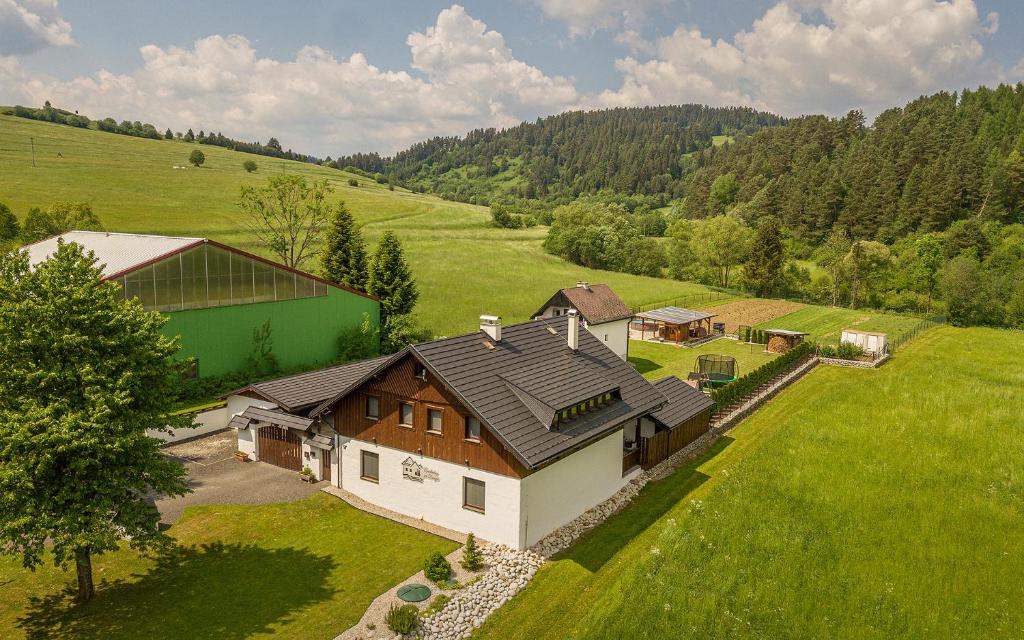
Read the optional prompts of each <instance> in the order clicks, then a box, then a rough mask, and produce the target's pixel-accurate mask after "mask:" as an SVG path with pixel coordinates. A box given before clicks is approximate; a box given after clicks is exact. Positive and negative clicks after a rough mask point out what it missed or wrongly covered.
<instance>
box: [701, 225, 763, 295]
mask: <svg viewBox="0 0 1024 640" xmlns="http://www.w3.org/2000/svg"><path fill="white" fill-rule="evenodd" d="M749 243H750V228H749V227H747V226H746V225H744V224H743V222H742V221H741V220H739V219H738V218H736V217H735V216H715V217H714V218H707V219H705V220H697V221H696V223H695V225H694V230H693V234H692V235H691V237H690V245H691V248H692V249H693V253H694V256H695V257H696V258H697V259H698V260H700V261H702V262H703V263H704V264H706V265H707V266H708V267H709V268H711V269H714V271H715V274H716V280H717V284H718V286H720V287H728V286H729V275H730V273H731V272H732V269H733V268H735V267H737V266H739V265H741V264H743V261H744V260H746V257H747V252H748V250H749Z"/></svg>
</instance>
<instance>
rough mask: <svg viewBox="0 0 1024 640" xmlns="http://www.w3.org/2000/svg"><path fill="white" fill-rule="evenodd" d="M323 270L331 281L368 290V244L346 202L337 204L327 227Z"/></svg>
mask: <svg viewBox="0 0 1024 640" xmlns="http://www.w3.org/2000/svg"><path fill="white" fill-rule="evenodd" d="M320 268H321V270H322V271H323V274H324V276H325V277H326V278H327V279H328V280H330V281H331V282H336V283H338V284H341V285H345V286H346V287H349V288H351V289H355V290H357V291H366V277H367V274H366V269H367V266H366V245H364V244H363V236H362V234H361V233H359V227H357V226H356V221H355V219H354V218H353V217H352V214H351V213H349V211H348V209H347V208H345V203H344V202H339V203H338V205H337V207H336V208H335V210H334V217H333V218H332V219H331V222H330V224H329V225H328V226H327V233H326V234H325V237H324V248H323V251H322V252H321V254H320Z"/></svg>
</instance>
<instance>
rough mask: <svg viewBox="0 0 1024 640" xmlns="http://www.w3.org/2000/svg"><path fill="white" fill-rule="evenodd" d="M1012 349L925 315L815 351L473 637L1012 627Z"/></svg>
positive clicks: (1015, 516) (1020, 496)
mask: <svg viewBox="0 0 1024 640" xmlns="http://www.w3.org/2000/svg"><path fill="white" fill-rule="evenodd" d="M981 358H984V359H985V365H984V366H968V365H967V363H970V362H975V361H977V360H978V359H981ZM1022 359H1024V335H1022V334H1021V333H1019V332H1007V331H997V330H990V329H955V328H951V327H942V328H939V329H934V330H931V331H929V332H926V333H924V334H922V335H921V336H920V337H918V338H917V339H915V340H914V341H912V342H911V343H909V344H908V345H907V347H906V348H904V349H902V350H901V351H900V352H899V353H898V354H897V355H896V356H895V357H894V358H893V359H892V360H891V361H890V363H888V364H886V365H885V366H884V367H882V368H881V369H878V370H850V369H840V368H832V367H826V366H821V367H818V368H817V369H816V370H815V371H813V372H812V373H811V374H809V375H808V376H807V377H806V378H804V379H802V380H800V381H799V382H797V383H795V384H794V385H793V386H791V387H790V388H789V389H787V390H785V391H784V392H783V393H781V394H780V395H779V396H778V397H777V398H776V399H774V400H772V401H771V402H769V403H768V404H767V405H765V406H764V407H763V408H762V409H761V410H759V411H758V412H757V413H755V414H754V415H753V416H751V417H750V418H748V419H747V420H746V421H745V422H743V423H742V424H741V425H739V426H738V427H737V428H736V429H735V430H733V431H732V432H730V434H729V435H728V436H726V437H723V438H721V439H720V440H718V442H717V443H716V444H715V445H714V446H713V447H712V448H711V450H710V451H708V452H707V453H706V454H704V455H703V456H701V457H700V458H698V459H696V460H694V461H693V462H692V463H690V464H688V465H686V466H684V467H683V468H681V469H680V470H678V471H677V472H676V473H674V474H673V475H672V476H670V477H669V478H667V479H665V480H663V481H660V482H656V483H651V484H649V485H647V487H645V488H644V490H643V491H642V492H641V494H640V496H639V497H638V498H637V499H636V500H635V501H634V503H633V504H632V505H631V506H630V507H628V508H627V509H625V510H624V511H623V512H621V513H620V514H618V515H616V516H614V517H612V518H611V519H609V520H608V521H607V522H606V523H604V524H603V525H601V526H599V527H598V528H596V529H595V530H594V531H592V532H591V533H590V534H589V535H587V536H586V537H584V538H583V539H582V540H581V541H580V542H578V543H577V544H576V545H575V546H573V547H572V548H570V549H569V550H568V551H567V552H565V553H564V554H563V555H561V556H559V557H557V558H556V559H555V561H554V562H551V563H549V564H548V565H546V566H545V567H544V568H542V569H541V571H540V572H539V573H538V575H537V576H536V577H535V579H534V580H533V582H532V583H531V584H530V585H529V586H528V587H527V588H526V589H525V590H524V591H523V592H522V593H520V594H519V595H518V596H517V597H516V598H514V599H513V600H512V601H511V602H510V603H508V604H506V605H505V606H504V607H503V608H502V609H500V610H499V611H498V612H497V613H496V614H495V615H493V616H492V617H491V618H489V619H488V621H487V622H486V623H485V625H484V626H483V627H482V628H481V629H480V630H479V631H478V633H477V634H475V636H474V637H476V638H483V639H491V638H494V639H498V638H501V639H503V640H506V639H511V640H517V639H518V640H544V639H546V638H551V639H556V638H557V639H559V640H561V639H563V638H593V639H602V638H608V639H619V638H668V637H683V636H687V637H704V638H858V639H860V638H865V639H876V638H877V639H879V640H881V639H892V638H964V637H973V638H1014V637H1019V636H1020V630H1021V629H1022V628H1024V609H1022V608H1021V607H1020V603H1021V602H1024V582H1022V581H1021V580H1020V576H1021V575H1024V534H1022V533H1021V530H1020V522H1021V518H1022V517H1024V488H1022V484H1021V478H1020V473H1019V469H1020V467H1021V462H1022V460H1024V427H1022V424H1021V421H1020V419H1019V416H1020V415H1021V413H1022V412H1024V399H1022V396H1021V393H1020V389H1021V388H1024V369H1022V368H1021V367H1020V362H1021V361H1022Z"/></svg>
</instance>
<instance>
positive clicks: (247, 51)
mask: <svg viewBox="0 0 1024 640" xmlns="http://www.w3.org/2000/svg"><path fill="white" fill-rule="evenodd" d="M408 45H409V48H410V52H411V55H412V66H413V68H414V69H415V70H417V71H419V72H421V73H422V74H423V77H422V78H421V77H414V76H413V75H411V74H409V73H407V72H405V71H387V70H382V69H379V68H377V67H375V66H374V65H372V64H370V62H369V61H368V60H367V59H366V57H365V56H364V55H363V54H361V53H355V54H353V55H352V56H350V57H349V58H347V59H338V58H335V57H334V56H333V55H331V54H330V53H329V52H327V51H325V50H324V49H321V48H319V47H313V46H307V47H304V48H303V49H301V50H300V51H298V52H297V53H296V55H295V57H294V59H292V60H275V59H271V58H262V57H260V56H259V55H258V54H257V53H256V51H255V49H254V47H253V45H252V43H250V42H249V40H247V39H246V38H244V37H242V36H239V35H229V36H220V35H214V36H209V37H207V38H203V39H201V40H198V41H196V42H195V43H194V44H193V45H192V46H191V47H188V48H182V47H168V48H163V47H158V46H156V45H147V46H144V47H142V49H141V50H140V51H141V55H142V67H141V68H139V69H138V70H137V71H134V72H132V73H126V74H114V73H110V72H108V71H99V72H97V73H95V74H93V75H90V76H82V77H77V78H74V79H71V80H67V81H63V80H57V79H54V78H46V77H38V76H36V77H33V78H32V79H24V76H23V75H21V76H20V77H21V78H22V81H20V82H9V81H6V80H4V78H5V77H7V78H13V77H15V75H17V74H18V71H17V69H16V68H6V67H5V66H3V62H2V60H0V104H3V103H4V102H5V101H10V100H11V97H10V96H12V95H13V96H15V97H16V98H17V99H18V100H20V101H22V102H27V103H30V104H42V102H43V101H45V100H50V101H51V102H52V103H53V104H55V105H59V106H63V107H69V108H74V109H78V110H79V111H80V112H81V113H84V114H88V115H90V116H93V117H106V116H112V117H114V118H116V119H119V120H120V119H122V118H127V119H132V120H135V119H141V120H147V121H150V122H152V123H153V124H155V125H156V126H158V127H160V128H161V129H162V128H163V127H168V126H169V127H171V128H172V129H175V130H185V129H186V128H189V127H191V128H194V129H195V130H196V131H198V130H199V129H206V130H214V131H222V132H223V133H224V134H225V135H228V136H231V137H238V138H246V139H256V138H258V139H261V140H264V141H265V140H266V139H267V138H268V137H269V136H271V135H274V136H277V137H278V138H280V139H281V140H282V143H283V144H285V145H286V146H291V147H292V148H294V149H296V150H297V151H304V152H307V153H316V154H318V155H327V154H330V155H331V156H336V155H338V154H339V153H348V152H352V151H365V150H380V151H393V150H397V149H399V148H402V147H404V146H407V145H409V144H410V143H412V142H416V141H418V140H421V139H423V138H426V137H429V136H434V135H454V134H461V133H464V132H465V131H467V130H469V129H472V128H475V127H490V126H503V125H511V124H516V123H518V122H520V121H521V120H522V119H524V118H529V117H533V116H534V115H535V114H536V113H537V112H538V111H542V112H557V111H560V110H562V109H564V108H565V107H567V106H569V105H571V104H574V103H575V102H577V101H578V99H579V96H578V95H577V93H576V90H575V88H574V86H573V84H572V82H571V81H570V80H568V79H566V78H563V77H558V76H548V75H546V74H544V73H543V72H542V71H541V70H539V69H537V68H536V67H533V66H530V65H528V64H526V63H524V62H522V61H520V60H517V59H516V58H515V57H514V56H513V54H512V52H511V51H510V49H509V48H508V46H507V45H506V43H505V40H504V38H503V37H502V35H501V34H500V33H498V32H496V31H493V30H488V29H487V26H486V25H485V24H484V23H483V22H480V21H479V20H476V19H474V18H472V17H471V16H469V15H468V14H466V12H465V10H464V9H463V8H462V7H460V6H458V5H453V6H452V7H450V8H448V9H445V10H443V11H441V12H440V14H439V15H438V18H437V22H436V24H434V25H433V26H432V27H430V28H428V29H426V30H424V31H423V32H417V33H412V34H410V36H409V38H408ZM8 66H10V63H9V62H8ZM5 69H6V70H5Z"/></svg>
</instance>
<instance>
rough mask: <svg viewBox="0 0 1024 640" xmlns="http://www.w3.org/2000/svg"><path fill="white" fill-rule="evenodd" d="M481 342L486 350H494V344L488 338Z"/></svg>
mask: <svg viewBox="0 0 1024 640" xmlns="http://www.w3.org/2000/svg"><path fill="white" fill-rule="evenodd" d="M483 344H484V347H486V348H487V350H488V351H494V345H493V344H491V341H490V340H484V341H483Z"/></svg>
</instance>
